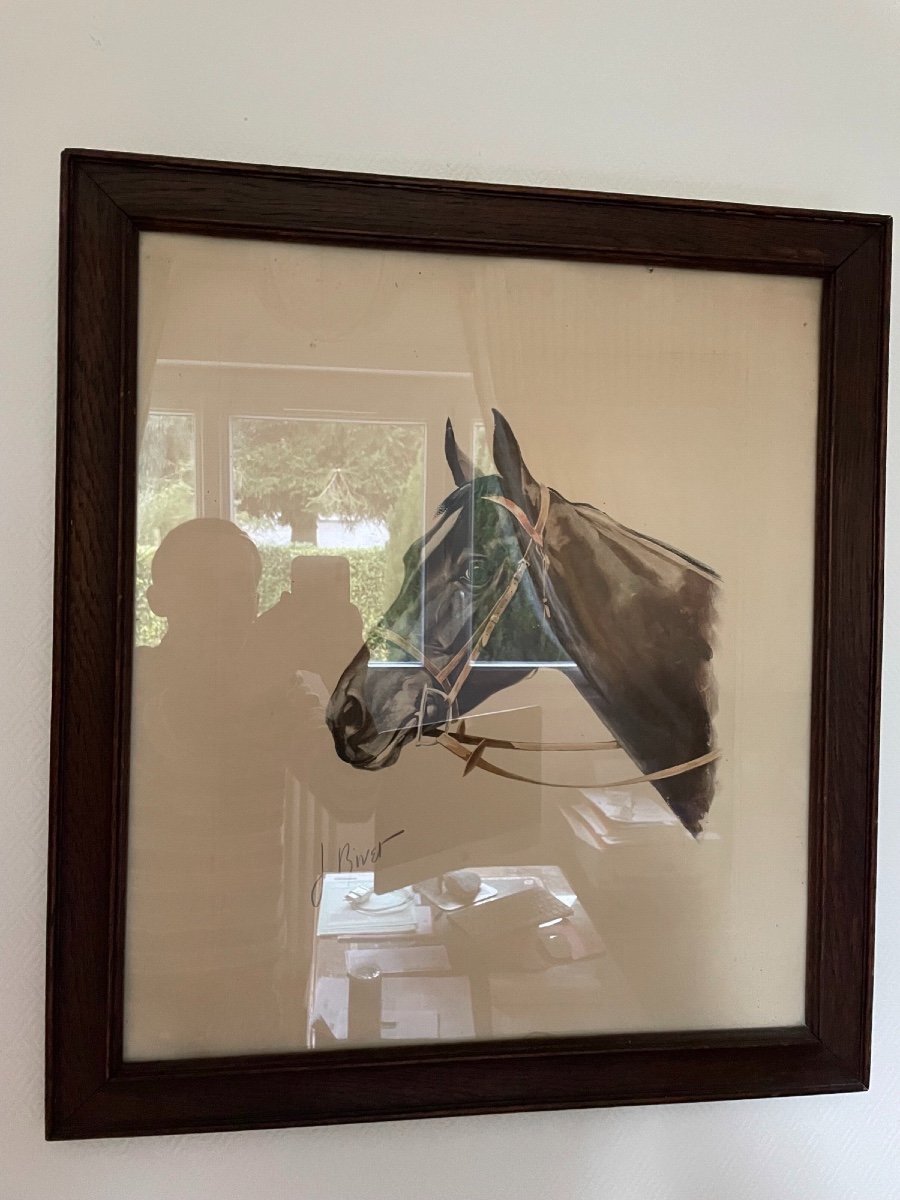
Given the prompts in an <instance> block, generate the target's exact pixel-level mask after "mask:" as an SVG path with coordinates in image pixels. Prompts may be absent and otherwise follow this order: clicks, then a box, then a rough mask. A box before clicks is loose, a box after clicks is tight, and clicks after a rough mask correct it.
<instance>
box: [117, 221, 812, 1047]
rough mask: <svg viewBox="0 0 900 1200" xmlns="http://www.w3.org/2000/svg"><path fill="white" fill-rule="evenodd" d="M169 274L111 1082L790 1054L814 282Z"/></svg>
mask: <svg viewBox="0 0 900 1200" xmlns="http://www.w3.org/2000/svg"><path fill="white" fill-rule="evenodd" d="M142 264H143V266H142V276H141V278H142V284H141V286H142V291H141V309H140V319H141V326H142V329H145V331H146V332H147V336H146V337H145V338H144V339H143V340H142V347H143V358H142V360H141V363H140V364H139V365H140V374H139V378H140V380H141V386H140V389H139V396H138V401H139V410H140V411H141V413H149V416H147V417H146V420H145V421H143V422H142V430H141V444H140V472H139V488H140V495H139V503H138V509H139V512H138V530H137V533H138V577H137V585H136V586H137V613H138V618H137V622H138V630H137V640H138V643H139V645H138V648H137V651H136V653H135V659H134V676H133V679H134V682H133V706H132V720H131V773H130V780H129V784H130V793H129V823H128V839H129V844H128V854H129V859H128V877H127V889H128V897H127V906H126V921H127V930H126V971H125V976H126V977H125V996H124V1054H125V1057H126V1058H127V1059H131V1060H135V1059H143V1060H146V1059H154V1058H180V1057H185V1056H196V1055H218V1054H244V1053H254V1052H264V1051H276V1050H284V1049H288V1050H290V1049H315V1050H316V1051H323V1052H327V1050H328V1049H329V1048H334V1047H340V1046H348V1045H353V1044H357V1045H359V1044H371V1043H379V1042H382V1041H390V1040H392V1039H405V1040H408V1041H431V1040H434V1039H435V1038H439V1039H447V1040H453V1039H460V1038H471V1037H473V1036H477V1037H482V1038H503V1037H510V1036H511V1037H517V1036H522V1035H529V1034H535V1035H541V1034H546V1033H548V1032H550V1033H560V1034H567V1033H570V1034H578V1033H585V1032H588V1033H593V1032H604V1033H613V1032H620V1033H621V1032H635V1033H637V1032H641V1031H648V1030H653V1031H659V1030H663V1029H681V1030H683V1029H691V1028H693V1029H711V1028H726V1029H727V1028H737V1027H744V1026H747V1025H765V1026H790V1025H797V1024H799V1023H801V1022H802V1020H803V1013H804V978H805V974H804V972H805V961H804V951H805V943H806V939H805V928H806V926H805V922H806V911H807V892H806V867H807V827H808V825H807V815H808V814H807V791H808V788H807V785H808V768H809V753H808V747H809V704H810V696H809V679H810V677H811V676H810V672H811V663H812V611H813V610H812V596H813V586H814V562H813V553H812V550H813V546H814V537H813V528H814V512H815V462H816V427H817V404H818V396H817V372H818V361H819V359H818V351H819V346H818V329H819V321H818V317H819V310H820V303H821V285H820V281H818V280H816V279H812V278H809V279H807V278H803V279H799V278H798V279H792V278H789V277H780V276H764V275H758V276H757V275H754V276H744V275H740V274H737V273H735V274H729V273H727V272H717V273H712V272H704V271H682V270H678V269H675V268H672V269H666V270H662V269H659V270H655V271H654V272H652V273H650V272H647V271H645V270H644V269H642V268H638V267H633V266H615V265H609V264H595V263H579V262H554V261H550V260H540V259H533V260H532V259H528V260H515V259H504V258H499V257H498V258H493V257H491V258H487V257H485V258H480V257H472V256H467V255H463V254H459V255H442V254H425V253H418V252H416V253H413V252H400V251H381V250H378V251H374V250H367V249H354V248H348V247H338V246H314V245H282V244H278V245H274V244H271V245H270V244H267V243H265V242H251V241H248V242H241V241H239V240H227V241H226V240H220V239H216V238H194V237H186V236H183V235H168V234H166V235H163V234H148V235H145V236H144V237H143V238H142ZM223 347H227V351H224V350H223ZM492 410H493V411H492ZM495 414H497V415H495ZM501 414H502V415H501ZM454 431H455V433H454ZM545 498H546V500H547V504H548V512H549V517H548V522H547V525H546V528H545V530H544V534H543V535H542V537H541V538H540V539H537V538H535V537H533V536H532V535H531V534H530V533H529V527H530V528H531V530H532V531H534V529H535V526H534V525H532V524H531V523H532V522H534V521H537V520H539V516H538V514H539V513H540V512H542V511H543V506H544V499H545ZM517 514H520V515H517ZM523 519H524V520H525V522H526V524H523V523H522V521H523ZM529 546H530V549H529V548H528V547H529ZM523 563H524V566H523ZM704 564H708V565H706V566H705V565H704ZM520 568H521V569H520ZM484 633H486V634H487V636H486V637H483V636H482V635H483V634H484ZM562 648H564V650H563V649H562ZM569 751H578V753H569ZM761 863H764V864H765V887H763V888H761V887H760V864H761ZM736 946H739V947H740V953H739V954H737V955H736V954H735V953H734V948H735V947H736ZM379 973H380V974H379Z"/></svg>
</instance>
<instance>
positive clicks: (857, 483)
mask: <svg viewBox="0 0 900 1200" xmlns="http://www.w3.org/2000/svg"><path fill="white" fill-rule="evenodd" d="M142 230H165V231H169V232H172V231H175V232H184V233H191V234H207V235H216V236H224V237H252V238H267V239H286V240H297V241H314V242H336V243H342V244H349V245H357V246H389V247H405V248H415V249H420V250H443V251H468V252H471V253H478V254H513V255H535V256H543V257H551V258H573V259H584V260H593V261H602V262H624V263H643V264H648V265H665V266H680V267H703V268H711V269H715V270H736V271H751V272H775V273H782V274H797V275H808V276H818V277H820V278H821V279H822V280H823V284H824V304H823V320H822V339H821V344H822V351H821V403H820V420H819V429H820V433H819V455H818V489H817V491H818V502H817V525H816V552H817V563H816V571H817V582H816V610H815V634H814V671H813V680H812V695H813V715H812V738H811V768H812V772H811V774H812V783H811V795H810V801H811V807H810V845H809V926H808V949H807V1013H806V1021H805V1024H804V1025H802V1026H799V1027H797V1028H784V1029H763V1030H742V1029H735V1030H732V1031H727V1032H722V1031H716V1032H711V1033H703V1032H701V1033H680V1034H669V1033H667V1034H646V1035H641V1036H631V1035H629V1036H598V1037H578V1038H565V1039H561V1038H555V1039H550V1038H548V1039H540V1040H530V1039H529V1040H516V1041H502V1042H500V1041H498V1042H489V1043H485V1042H481V1043H471V1044H469V1043H465V1044H459V1045H452V1046H447V1045H428V1046H424V1045H423V1046H421V1047H396V1048H392V1049H391V1048H378V1049H371V1050H356V1051H349V1050H348V1051H335V1052H328V1053H319V1054H309V1053H300V1054H293V1055H277V1056H254V1057H241V1058H231V1059H210V1060H193V1061H179V1062H166V1063H147V1064H128V1063H123V1061H122V1032H121V1030H122V1020H121V1018H122V970H121V964H122V949H123V910H124V863H125V850H126V839H127V822H126V797H127V785H128V780H127V766H128V755H127V747H128V736H129V713H128V707H129V706H128V702H127V700H128V697H129V695H130V692H129V687H130V674H131V648H130V647H131V637H132V605H133V595H132V594H133V583H132V579H133V561H134V546H133V533H132V531H133V522H134V491H135V489H134V486H133V481H134V472H135V451H134V445H135V440H136V439H135V428H136V425H135V421H136V412H135V354H136V351H135V346H136V326H137V282H138V279H137V275H138V237H139V234H140V232H141V231H142ZM889 256H890V220H889V219H888V218H886V217H878V216H858V215H851V214H844V213H834V212H809V211H803V210H789V209H774V208H755V207H748V206H744V205H728V204H718V203H707V202H698V201H684V200H660V199H648V198H635V197H628V196H617V195H602V194H600V195H598V194H591V193H585V192H565V191H550V190H545V189H540V190H536V189H527V188H518V187H501V186H493V185H488V184H477V183H455V182H449V181H444V180H419V179H399V178H387V177H383V176H367V175H343V174H336V173H332V172H325V171H302V170H293V169H288V168H282V167H262V166H245V165H240V164H233V163H214V162H202V161H189V160H182V159H164V158H149V157H140V156H136V155H128V154H113V153H104V152H97V151H84V150H71V151H66V152H65V153H64V155H63V162H62V210H61V258H60V324H59V425H58V497H57V550H56V594H55V604H56V607H55V643H54V659H53V741H52V768H51V806H52V811H51V835H50V883H49V915H48V983H47V989H48V990H47V1136H48V1137H50V1138H74V1137H95V1136H101V1135H102V1136H110V1135H126V1134H136V1133H181V1132H185V1131H193V1130H216V1129H237V1128H250V1127H262V1126H281V1125H304V1124H317V1123H327V1122H338V1121H366V1120H378V1119H385V1118H408V1117H425V1116H438V1115H450V1114H467V1113H484V1112H508V1111H514V1110H519V1109H542V1108H543V1109H553V1108H568V1107H576V1106H586V1105H612V1104H646V1103H654V1102H662V1101H680V1100H712V1099H724V1098H736V1097H750V1096H771V1095H786V1094H794V1093H810V1092H838V1091H854V1090H859V1089H863V1088H865V1087H866V1086H867V1082H868V1072H869V1042H870V1020H871V999H872V955H873V907H874V871H875V857H874V853H875V827H876V818H875V801H876V784H877V763H878V717H879V682H880V646H881V591H882V557H883V553H882V552H883V535H882V522H883V505H884V445H885V412H886V372H887V313H888V280H889Z"/></svg>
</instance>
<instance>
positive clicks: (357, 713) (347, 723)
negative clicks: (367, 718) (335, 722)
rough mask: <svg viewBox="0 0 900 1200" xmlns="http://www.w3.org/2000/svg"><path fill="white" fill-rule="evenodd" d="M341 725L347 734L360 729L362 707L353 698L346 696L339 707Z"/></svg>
mask: <svg viewBox="0 0 900 1200" xmlns="http://www.w3.org/2000/svg"><path fill="white" fill-rule="evenodd" d="M340 719H341V724H342V725H343V727H344V729H345V730H347V732H348V733H352V732H354V731H355V730H357V729H360V728H361V727H362V723H363V706H362V705H361V704H360V702H359V701H358V700H357V698H356V697H355V696H348V697H347V699H346V700H345V701H344V703H343V704H342V705H341V717H340Z"/></svg>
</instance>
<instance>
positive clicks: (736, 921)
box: [126, 234, 820, 1054]
mask: <svg viewBox="0 0 900 1200" xmlns="http://www.w3.org/2000/svg"><path fill="white" fill-rule="evenodd" d="M142 280H143V289H142V295H141V305H142V307H141V328H142V353H141V396H140V402H141V406H142V409H143V410H145V409H146V407H147V406H148V405H149V406H151V407H153V408H167V407H168V408H173V409H177V410H180V411H185V410H190V409H192V408H193V409H197V410H198V411H199V410H200V409H201V408H202V409H203V411H204V412H205V413H206V420H207V422H208V421H209V416H210V414H211V413H212V414H215V413H216V412H218V413H220V414H227V413H231V414H236V413H242V412H250V411H252V412H256V413H259V412H270V413H272V414H273V415H274V414H282V415H283V414H285V412H286V411H287V410H289V411H290V413H292V414H293V415H300V414H302V413H304V412H305V413H307V414H309V415H320V414H321V413H322V412H328V413H345V414H347V415H350V414H358V413H360V412H362V413H364V414H366V415H367V416H368V417H370V418H371V419H378V418H397V419H418V420H421V421H424V422H425V423H426V426H427V443H428V449H427V454H426V464H427V482H426V491H427V506H428V508H429V510H433V508H434V505H435V504H436V503H437V502H438V501H439V500H440V499H441V498H442V497H443V496H444V495H445V494H446V493H447V492H448V491H449V490H451V485H450V479H449V474H448V472H447V470H446V467H445V466H444V464H443V458H442V430H443V423H444V420H445V418H446V416H447V415H450V416H451V417H452V418H453V420H454V423H455V426H456V428H457V431H458V434H459V437H460V440H461V442H462V443H463V445H467V444H468V445H471V436H472V429H473V425H474V423H475V422H477V421H485V422H486V423H487V425H488V428H490V408H491V406H496V407H498V408H500V409H501V410H502V411H503V413H504V414H505V416H506V417H507V418H508V419H509V421H510V422H511V424H512V426H513V428H514V430H515V431H516V434H517V436H518V438H519V441H520V444H521V446H522V448H523V452H524V454H525V457H526V460H527V462H528V464H529V466H530V468H531V470H532V472H533V474H534V475H535V476H536V477H537V478H538V479H540V480H542V481H544V482H546V483H548V484H550V485H551V486H553V487H555V488H557V489H558V490H559V491H560V492H562V494H563V495H565V496H566V497H568V498H570V499H572V500H584V501H589V502H591V503H593V504H595V505H596V506H598V507H600V508H602V509H603V510H605V511H607V512H608V513H609V514H610V515H612V516H613V517H614V518H616V519H617V520H619V521H621V522H622V523H624V524H626V525H630V526H633V527H635V528H637V529H639V530H641V531H642V532H645V533H648V534H650V535H651V536H653V537H657V538H660V539H662V540H664V541H667V542H670V543H671V544H672V545H674V546H677V547H679V548H681V549H683V550H684V551H685V552H687V553H689V554H691V555H693V556H696V557H698V558H699V559H701V560H703V561H705V562H706V563H708V564H710V565H711V566H712V567H714V568H715V569H716V570H717V571H718V572H719V573H720V574H721V576H722V578H723V590H722V596H721V601H720V609H719V611H720V619H719V626H718V646H717V650H716V657H715V668H716V675H717V679H718V684H719V691H720V708H719V713H718V718H717V735H718V745H719V747H720V748H721V749H722V751H723V759H722V762H721V765H720V769H719V776H718V778H719V782H718V789H717V795H716V799H715V802H714V805H713V808H712V812H711V814H710V817H709V819H708V821H707V825H706V829H707V832H706V834H705V835H704V836H703V838H701V840H700V841H699V842H697V843H694V842H692V841H691V839H690V838H689V837H688V836H687V835H684V836H683V837H672V836H667V837H666V838H661V839H659V840H658V841H655V842H651V844H650V845H648V846H646V847H643V846H642V847H641V848H640V849H639V850H638V849H637V848H635V847H628V848H627V849H628V851H629V853H628V854H626V853H625V852H624V851H617V852H616V854H611V853H603V854H600V853H598V852H596V851H592V850H591V849H590V848H589V847H585V846H584V845H580V846H579V845H575V844H573V841H574V839H573V835H572V833H571V830H570V829H569V826H568V825H567V824H566V823H565V821H564V820H561V819H559V818H560V817H561V816H562V815H563V814H561V808H564V807H565V806H566V805H568V804H569V803H570V802H572V798H573V796H574V797H575V798H577V797H578V793H577V792H576V793H561V792H559V791H552V792H551V791H550V789H544V798H543V811H544V826H543V830H542V835H541V842H540V844H539V846H538V847H537V852H538V853H540V854H541V861H548V862H558V861H562V860H563V859H564V856H565V855H566V854H567V853H568V854H572V853H574V854H575V855H576V858H577V860H578V862H579V863H580V865H581V867H582V869H583V870H584V871H585V872H586V874H587V876H588V878H589V880H590V881H591V884H592V886H594V887H596V889H597V891H598V897H599V902H600V904H601V907H602V906H603V905H604V904H605V905H606V909H607V911H608V926H607V930H606V932H608V933H609V940H610V944H611V945H614V946H615V947H616V948H617V954H618V956H619V958H620V961H621V962H622V964H623V967H624V969H625V971H626V974H627V975H629V977H630V978H632V979H633V980H634V981H635V982H636V984H639V985H641V987H640V992H641V995H642V997H643V999H642V1002H641V1003H640V1004H635V1003H629V1004H623V1005H622V1006H621V1008H620V1009H619V1010H616V1009H615V1008H612V1009H609V1010H607V1011H604V1012H603V1013H601V1014H598V1015H597V1017H596V1022H594V1021H593V1020H592V1021H591V1023H590V1024H588V1025H587V1026H586V1024H585V1018H584V1017H583V1016H581V1017H575V1016H573V1024H572V1027H573V1028H578V1029H580V1028H584V1027H588V1028H597V1029H598V1030H603V1031H606V1030H614V1029H626V1028H686V1027H696V1028H699V1027H715V1026H723V1027H727V1026H740V1025H755V1024H758V1025H783V1024H784V1025H788V1024H796V1023H799V1022H800V1021H801V1020H802V1015H803V973H804V936H805V903H806V891H805V887H806V877H805V872H806V861H805V854H806V814H807V808H806V805H807V799H806V787H807V757H808V737H809V683H810V637H811V610H812V609H811V606H812V523H813V503H814V454H815V411H816V378H817V354H818V312H819V301H820V289H819V284H818V282H817V281H813V280H804V279H793V278H778V277H767V276H749V275H737V274H716V273H709V272H690V271H677V270H662V269H656V270H648V269H644V268H638V267H629V266H610V265H596V264H580V263H559V262H550V261H530V260H514V259H479V258H477V257H462V256H459V257H458V256H444V255H424V254H417V253H398V252H380V251H359V250H354V249H346V248H333V247H310V246H285V245H267V244H262V243H255V242H240V241H225V240H214V239H201V238H196V239H195V238H187V237H174V236H164V235H157V234H151V235H145V236H144V238H143V242H142ZM205 497H206V499H205V506H206V507H205V511H206V512H208V513H219V514H220V515H225V516H227V515H228V513H227V511H224V506H223V501H222V498H221V497H222V493H221V490H220V491H219V492H218V493H217V492H216V489H214V488H212V486H211V485H209V481H207V487H206V488H205ZM137 686H138V687H140V676H138V679H137ZM137 698H138V699H139V695H138V697H137ZM498 701H499V702H500V706H502V707H509V706H512V705H516V704H518V705H530V706H533V707H535V708H537V709H539V710H540V713H541V720H542V724H543V729H544V735H545V737H547V738H550V739H551V740H580V739H582V738H583V739H593V738H597V737H602V736H603V729H602V726H600V724H599V722H598V721H597V719H596V718H595V717H594V716H593V714H592V713H591V711H590V710H589V708H588V707H587V705H586V704H585V703H584V702H583V701H582V700H581V699H580V697H579V696H578V695H577V693H576V692H575V691H574V690H573V689H571V688H570V687H569V685H568V684H566V683H565V681H564V680H562V678H561V677H560V676H558V675H556V674H555V673H553V672H550V671H541V672H539V673H538V674H537V675H536V676H535V677H534V678H532V679H531V680H529V681H527V682H526V683H524V684H522V685H519V686H518V687H517V688H515V689H513V690H509V691H506V692H504V693H502V694H501V695H500V696H499V697H498V698H495V701H494V707H496V706H498ZM488 707H490V706H488ZM416 753H418V754H420V755H421V753H422V752H421V751H419V752H417V751H416V750H415V749H413V748H409V749H407V750H406V751H405V752H404V754H405V760H404V761H403V762H401V764H400V765H399V766H398V767H397V768H395V769H394V770H393V771H389V772H383V773H381V776H380V777H379V778H378V780H373V781H372V786H373V787H376V786H378V787H382V788H386V789H387V791H388V793H389V794H390V797H391V799H390V811H391V814H392V817H391V822H389V823H392V825H393V824H396V822H394V820H393V816H394V814H395V813H396V811H397V805H398V804H399V805H400V807H401V809H402V805H403V801H402V797H403V795H404V789H406V790H407V791H408V792H409V795H410V804H409V809H408V811H406V812H405V813H404V814H403V817H404V821H405V822H406V823H407V825H408V827H413V828H414V826H415V822H416V820H419V821H423V822H426V823H427V821H428V814H427V811H423V809H422V805H421V800H420V796H421V790H420V788H419V787H418V786H414V784H413V783H411V782H409V781H410V780H417V779H419V778H420V776H421V772H422V770H423V769H424V768H423V766H422V763H421V761H419V762H417V763H416V764H415V766H414V765H413V763H412V762H411V759H410V756H411V755H414V754H416ZM543 757H544V759H545V761H544V763H543V764H542V769H543V771H544V773H545V777H547V778H569V779H572V778H575V779H578V780H581V779H583V778H584V776H585V773H586V772H587V774H588V776H589V777H590V778H597V779H598V780H602V779H603V778H610V777H613V778H615V777H621V776H622V775H627V774H630V773H632V771H631V764H629V762H628V760H627V758H625V756H624V755H614V756H605V757H603V758H602V759H600V758H597V761H596V762H593V763H591V764H590V767H589V768H588V766H587V763H588V761H589V760H588V757H587V756H581V755H579V756H570V758H569V759H568V760H565V761H560V759H559V758H558V756H557V757H554V758H553V759H551V757H550V756H543ZM435 760H441V761H440V762H436V761H435ZM573 760H574V761H573ZM347 770H348V771H349V770H350V769H349V768H347ZM410 771H413V775H412V776H410V775H409V772H410ZM428 771H429V772H431V771H438V772H439V773H441V774H440V777H441V778H443V779H446V780H447V783H446V784H444V785H442V787H441V788H438V789H437V790H438V792H440V793H441V795H445V792H446V789H450V791H452V790H453V788H455V787H456V786H457V785H456V784H454V783H453V778H452V777H453V774H454V772H455V771H456V765H455V764H454V763H453V762H452V761H451V762H450V763H447V762H446V761H443V760H442V756H441V755H440V754H438V755H434V754H433V753H432V754H431V755H430V756H429V759H428ZM573 772H574V776H573ZM355 774H356V776H357V778H356V779H355V780H354V786H357V785H358V773H355ZM133 780H134V783H133V802H132V803H133V811H134V813H135V816H136V825H135V828H138V823H139V820H140V816H141V811H142V807H141V806H142V804H144V803H145V798H144V796H143V794H142V758H141V746H140V744H138V745H136V746H135V747H134V762H133ZM460 786H461V785H460ZM466 786H468V787H472V786H473V785H472V782H471V781H470V780H467V781H466ZM474 786H475V787H477V786H479V785H478V784H476V785H474ZM646 792H647V794H648V795H650V796H652V795H653V792H652V789H649V788H647V789H646ZM381 803H382V804H384V803H385V802H384V801H383V800H382V802H381ZM376 827H377V826H376ZM361 840H362V839H361ZM560 856H563V857H562V859H561V857H560ZM132 868H133V869H135V870H136V871H142V870H143V868H142V864H141V860H140V845H139V844H133V859H132ZM304 886H305V885H304V884H303V883H301V887H300V890H301V892H302V891H303V890H304ZM137 899H138V900H139V898H137ZM136 903H137V900H136ZM135 912H137V908H136V904H135V905H133V906H132V913H135ZM137 928H138V926H137V925H134V924H133V926H132V929H133V933H132V937H131V940H130V942H129V950H130V954H131V961H132V962H135V961H137V960H138V959H139V958H140V955H141V946H140V942H139V933H138V932H134V930H136V929H137ZM250 998H251V997H250V994H249V993H248V1004H249V1003H250ZM140 1012H141V990H140V986H139V984H138V983H137V982H134V981H132V986H131V987H130V989H129V994H128V1007H127V1011H126V1024H128V1022H129V1021H131V1020H132V1019H133V1020H135V1021H137V1022H138V1026H139V1020H140ZM135 1028H137V1026H136V1027H135ZM245 1032H246V1033H247V1036H248V1037H249V1038H250V1040H251V1042H252V1043H253V1044H252V1045H247V1046H239V1045H235V1046H233V1047H230V1048H231V1049H233V1050H240V1049H255V1048H268V1045H269V1043H268V1041H267V1033H266V1031H265V1030H259V1031H258V1032H257V1033H256V1035H252V1034H250V1033H249V1032H248V1031H247V1030H246V1029H245ZM276 1040H277V1039H276ZM151 1041H152V1039H151ZM132 1048H133V1052H134V1053H136V1054H141V1053H152V1052H153V1047H152V1045H151V1044H149V1043H147V1042H145V1041H142V1040H141V1038H140V1037H138V1036H137V1035H135V1040H134V1041H133V1042H132ZM216 1048H217V1047H215V1046H210V1047H201V1048H200V1049H201V1050H205V1051H207V1052H209V1051H214V1050H215V1049H216ZM222 1048H224V1047H222Z"/></svg>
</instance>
